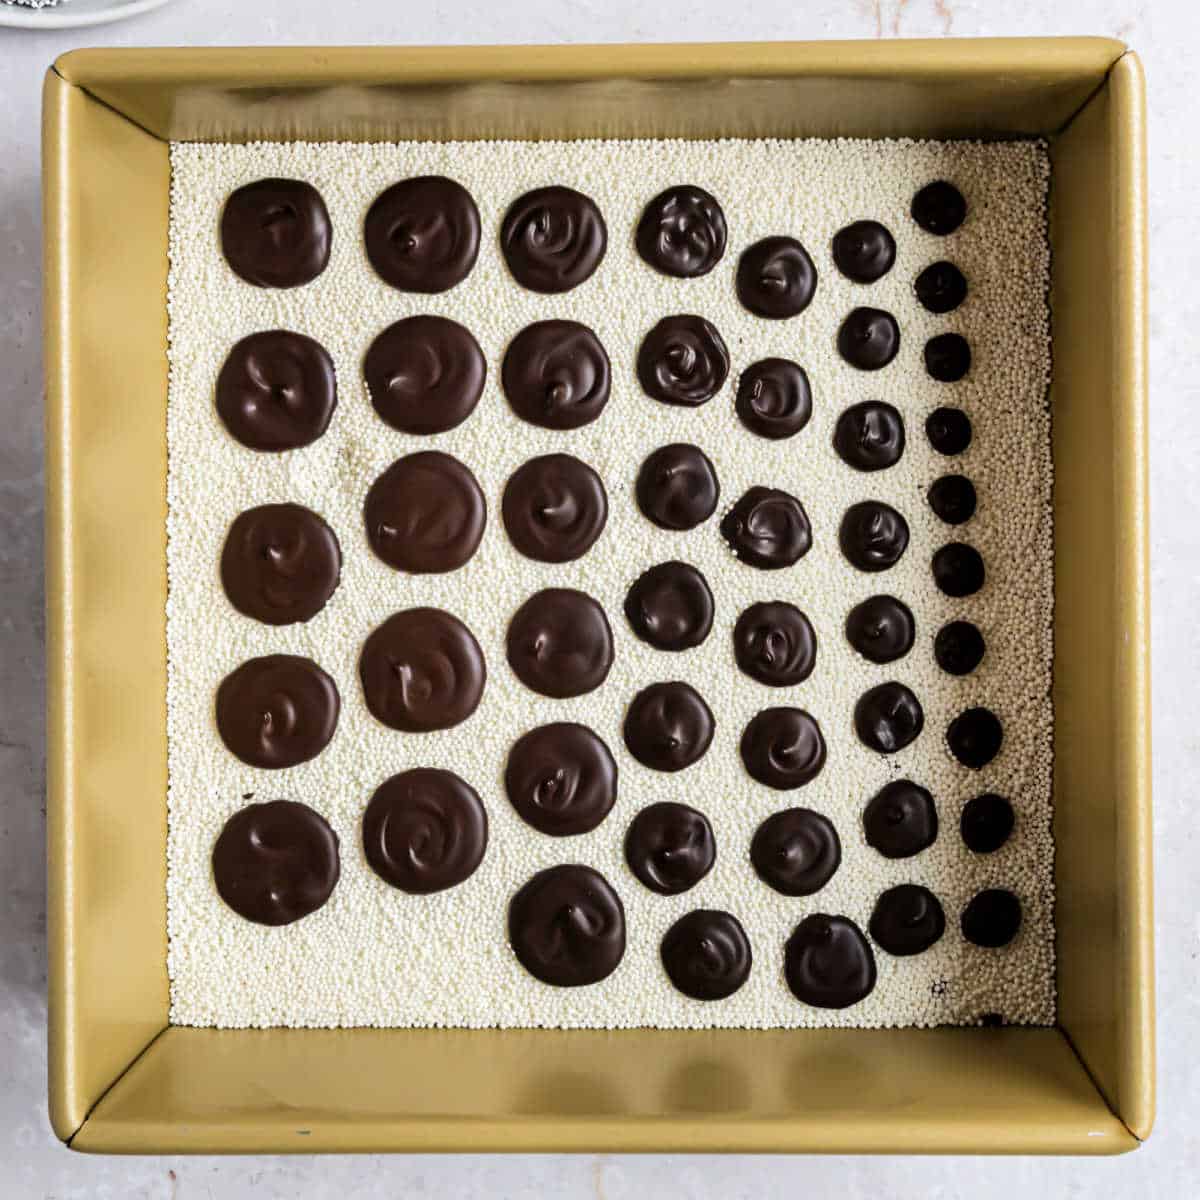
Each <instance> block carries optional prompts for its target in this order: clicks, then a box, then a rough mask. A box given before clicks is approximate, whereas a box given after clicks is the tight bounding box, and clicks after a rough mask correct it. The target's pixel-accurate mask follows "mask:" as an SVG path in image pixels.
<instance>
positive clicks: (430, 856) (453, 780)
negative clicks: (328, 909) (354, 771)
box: [362, 767, 488, 895]
mask: <svg viewBox="0 0 1200 1200" xmlns="http://www.w3.org/2000/svg"><path fill="white" fill-rule="evenodd" d="M487 840H488V824H487V813H486V812H485V810H484V807H483V804H482V803H481V801H480V799H479V796H478V794H477V793H476V791H475V789H474V788H472V787H471V786H470V784H468V783H466V782H465V781H464V780H462V779H460V778H459V777H458V776H457V775H455V774H454V772H453V771H444V770H440V769H438V768H435V767H416V768H414V769H412V770H409V771H401V772H400V774H399V775H393V776H392V777H391V778H390V779H388V780H386V781H385V782H384V783H382V784H380V786H379V787H378V788H377V789H376V791H375V794H374V795H373V796H372V797H371V800H370V803H369V804H368V805H367V809H366V812H365V813H363V823H362V843H363V853H364V855H365V856H366V859H367V863H368V865H369V866H370V868H371V870H372V871H374V872H375V874H376V875H378V876H379V878H380V879H382V880H384V882H385V883H390V884H391V885H392V887H394V888H399V889H400V890H401V891H402V892H411V893H414V894H416V895H428V894H429V893H430V892H440V891H444V890H445V889H446V888H451V887H455V886H456V885H457V884H460V883H462V882H463V880H464V879H467V878H468V877H469V876H471V875H472V874H473V873H474V871H475V868H476V867H478V866H479V864H480V862H481V861H482V860H483V852H484V850H485V849H486V848H487Z"/></svg>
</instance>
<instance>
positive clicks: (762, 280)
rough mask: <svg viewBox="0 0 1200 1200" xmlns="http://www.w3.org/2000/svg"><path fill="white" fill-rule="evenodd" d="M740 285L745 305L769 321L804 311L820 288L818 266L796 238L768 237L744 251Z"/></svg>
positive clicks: (738, 289) (740, 263)
mask: <svg viewBox="0 0 1200 1200" xmlns="http://www.w3.org/2000/svg"><path fill="white" fill-rule="evenodd" d="M736 286H737V294H738V299H739V300H740V301H741V302H742V306H743V307H744V308H748V309H749V310H750V311H751V312H752V313H754V314H755V315H756V316H760V317H766V318H768V319H769V320H775V321H779V320H783V319H784V318H786V317H794V316H796V315H797V314H798V313H802V312H803V311H804V310H805V309H806V308H807V307H808V306H809V304H810V303H811V301H812V298H813V293H814V292H815V291H816V290H817V268H816V267H815V266H813V260H812V259H811V258H810V257H809V254H808V251H807V250H805V248H804V247H803V246H802V245H801V244H800V243H799V242H798V241H796V239H795V238H792V237H767V238H763V239H762V241H759V242H755V243H754V245H752V246H749V247H747V248H746V249H745V250H744V251H743V252H742V257H741V258H740V259H739V260H738V267H737V277H736Z"/></svg>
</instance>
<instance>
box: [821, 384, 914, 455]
mask: <svg viewBox="0 0 1200 1200" xmlns="http://www.w3.org/2000/svg"><path fill="white" fill-rule="evenodd" d="M833 448H834V449H835V450H836V451H837V452H838V456H839V457H840V458H841V460H842V462H844V463H845V464H846V465H847V466H850V467H853V468H854V469H855V470H856V471H882V470H885V469H886V468H887V467H890V466H894V465H895V464H896V463H898V462H899V461H900V456H901V455H902V454H903V453H904V419H903V418H902V417H901V416H900V413H899V411H898V410H897V409H896V408H895V407H894V406H893V405H891V404H886V403H885V402H884V401H882V400H863V401H862V402H861V403H859V404H852V405H850V407H849V408H847V409H846V410H845V411H844V412H843V413H842V415H841V416H840V417H838V419H837V424H836V425H835V426H834V428H833Z"/></svg>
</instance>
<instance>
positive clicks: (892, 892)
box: [867, 883, 946, 958]
mask: <svg viewBox="0 0 1200 1200" xmlns="http://www.w3.org/2000/svg"><path fill="white" fill-rule="evenodd" d="M867 928H868V930H869V931H870V934H871V936H872V937H873V938H874V939H875V941H876V943H877V944H878V945H879V946H880V947H881V948H882V949H883V950H886V951H887V952H888V953H889V954H891V955H892V956H893V957H895V958H907V957H909V956H911V955H913V954H923V953H924V952H925V951H926V950H928V949H929V947H930V946H932V945H933V944H934V943H935V942H937V941H938V940H939V939H940V938H941V936H942V934H943V933H944V932H945V931H946V914H945V913H944V912H943V911H942V905H941V902H940V901H939V900H938V898H937V897H936V896H935V895H934V894H933V893H932V892H931V891H930V890H929V889H928V888H927V887H922V886H921V885H920V884H918V883H901V884H898V885H897V886H896V887H891V888H888V890H887V891H886V892H884V893H883V894H882V895H881V896H880V897H879V899H878V900H876V902H875V908H874V911H873V912H872V913H871V921H870V924H869V925H868V926H867Z"/></svg>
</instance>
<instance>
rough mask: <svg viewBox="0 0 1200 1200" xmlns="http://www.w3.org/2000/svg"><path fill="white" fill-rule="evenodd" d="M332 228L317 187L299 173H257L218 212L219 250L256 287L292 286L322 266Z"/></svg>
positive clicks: (311, 276)
mask: <svg viewBox="0 0 1200 1200" xmlns="http://www.w3.org/2000/svg"><path fill="white" fill-rule="evenodd" d="M332 239H333V231H332V229H331V227H330V224H329V211H328V209H326V207H325V201H324V200H323V199H322V198H321V193H320V192H318V191H317V189H316V188H315V187H313V185H312V184H311V183H305V182H304V181H303V180H300V179H257V180H255V181H254V182H253V183H247V184H245V185H244V186H242V187H240V188H238V189H237V191H235V192H233V193H231V195H230V196H229V199H228V200H226V201H225V207H224V209H223V210H222V212H221V250H222V252H223V253H224V255H225V261H226V262H227V263H228V264H229V265H230V267H231V268H232V269H233V271H234V272H235V273H236V274H237V275H240V276H241V277H242V278H243V279H244V280H245V281H246V282H247V283H252V284H254V286H255V287H264V288H266V287H269V288H290V287H298V286H299V285H301V284H304V283H310V282H311V281H312V280H314V279H316V277H317V276H318V275H320V274H321V272H322V271H324V270H325V267H326V265H327V264H328V262H329V247H330V243H331V241H332Z"/></svg>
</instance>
